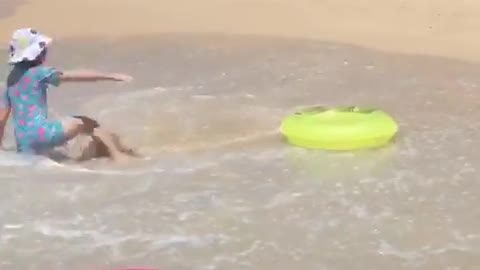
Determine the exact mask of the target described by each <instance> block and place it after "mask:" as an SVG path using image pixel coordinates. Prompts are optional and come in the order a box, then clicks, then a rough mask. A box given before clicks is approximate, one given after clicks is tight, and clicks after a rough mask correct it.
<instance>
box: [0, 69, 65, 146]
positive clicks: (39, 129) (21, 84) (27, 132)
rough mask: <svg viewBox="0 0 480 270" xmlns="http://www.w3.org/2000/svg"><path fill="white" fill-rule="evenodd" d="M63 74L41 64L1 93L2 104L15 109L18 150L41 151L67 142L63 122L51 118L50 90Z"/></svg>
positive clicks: (29, 70) (57, 83) (14, 119)
mask: <svg viewBox="0 0 480 270" xmlns="http://www.w3.org/2000/svg"><path fill="white" fill-rule="evenodd" d="M60 74H61V73H60V72H58V71H56V70H55V69H53V68H48V67H45V66H42V65H40V66H36V67H32V68H30V69H28V70H27V71H25V73H23V75H22V76H21V77H20V79H19V80H18V82H16V83H15V84H14V85H11V86H9V87H7V88H6V90H5V91H4V93H3V95H1V98H0V101H1V102H0V106H1V107H3V108H9V107H10V108H11V109H12V118H13V123H14V128H15V139H16V143H17V150H18V152H29V153H39V152H40V151H42V150H45V149H50V148H53V147H55V146H58V145H61V144H63V143H64V142H65V141H66V139H65V136H64V131H63V127H62V124H61V122H60V121H53V120H49V119H48V106H47V90H48V87H49V85H53V86H58V85H59V83H60V80H59V75H60Z"/></svg>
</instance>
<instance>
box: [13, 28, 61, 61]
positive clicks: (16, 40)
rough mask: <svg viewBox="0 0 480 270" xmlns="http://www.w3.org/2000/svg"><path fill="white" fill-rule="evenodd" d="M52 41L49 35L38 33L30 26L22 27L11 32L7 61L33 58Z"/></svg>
mask: <svg viewBox="0 0 480 270" xmlns="http://www.w3.org/2000/svg"><path fill="white" fill-rule="evenodd" d="M51 42H52V39H51V38H50V37H47V36H45V35H42V34H40V33H39V32H37V31H36V30H34V29H32V28H22V29H18V30H16V31H15V32H13V35H12V40H11V41H10V58H9V59H8V63H10V64H15V63H19V62H22V61H33V60H35V59H36V58H37V57H38V56H39V55H40V54H41V53H42V51H43V50H44V49H45V48H46V47H47V46H48V45H49V44H50V43H51Z"/></svg>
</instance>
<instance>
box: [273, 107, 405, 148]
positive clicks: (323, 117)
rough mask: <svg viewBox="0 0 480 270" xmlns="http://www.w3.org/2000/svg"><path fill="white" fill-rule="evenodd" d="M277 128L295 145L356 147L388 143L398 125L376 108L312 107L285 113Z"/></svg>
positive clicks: (308, 146) (372, 146) (307, 146)
mask: <svg viewBox="0 0 480 270" xmlns="http://www.w3.org/2000/svg"><path fill="white" fill-rule="evenodd" d="M280 131H281V133H282V134H283V135H284V136H285V137H286V139H287V141H288V142H289V143H291V144H293V145H296V146H300V147H304V148H310V149H325V150H356V149H364V148H378V147H381V146H384V145H386V144H388V143H389V142H390V141H391V140H392V139H393V137H394V136H395V134H396V133H397V131H398V125H397V123H396V122H395V121H394V120H393V118H392V117H391V116H390V115H388V114H387V113H385V112H383V111H380V110H375V109H364V108H358V107H339V108H325V107H314V108H310V109H306V110H302V111H299V112H297V113H294V114H292V115H290V116H287V117H286V118H285V119H284V120H283V122H282V125H281V127H280Z"/></svg>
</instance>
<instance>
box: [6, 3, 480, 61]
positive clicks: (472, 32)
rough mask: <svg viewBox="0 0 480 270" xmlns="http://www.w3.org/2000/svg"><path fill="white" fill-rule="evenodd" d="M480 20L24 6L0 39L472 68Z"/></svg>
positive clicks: (379, 9) (249, 9)
mask: <svg viewBox="0 0 480 270" xmlns="http://www.w3.org/2000/svg"><path fill="white" fill-rule="evenodd" d="M6 1H8V2H12V1H11V0H6ZM54 10H55V11H54ZM479 13H480V2H479V1H474V0H466V1H462V2H461V3H459V2H454V1H447V0H424V1H421V2H420V1H417V0H357V1H352V0H315V1H314V0H297V1H290V0H206V1H191V0H188V1H187V0H177V1H167V0H101V1H99V0H68V1H61V0H41V1H40V0H30V1H27V3H25V4H21V5H19V6H18V7H17V9H16V12H15V14H14V15H13V16H10V17H6V18H2V19H0V38H1V39H2V40H8V38H9V36H10V34H11V31H12V30H13V29H15V28H18V27H23V26H33V27H36V28H39V29H41V30H43V31H44V32H48V33H49V34H51V35H53V36H54V37H56V38H72V37H97V36H99V37H113V38H115V37H122V38H123V37H129V36H133V35H153V34H161V33H228V34H242V35H249V34H253V35H267V36H275V37H285V38H302V39H304V38H306V39H316V40H324V41H333V42H341V43H347V44H353V45H359V46H365V47H368V48H374V49H380V50H386V51H391V52H402V53H413V54H428V55H437V56H445V57H453V58H457V59H464V60H473V61H479V60H480V50H479V49H478V48H479V47H480V38H479V36H478V33H479V32H480V17H479V16H478V14H479Z"/></svg>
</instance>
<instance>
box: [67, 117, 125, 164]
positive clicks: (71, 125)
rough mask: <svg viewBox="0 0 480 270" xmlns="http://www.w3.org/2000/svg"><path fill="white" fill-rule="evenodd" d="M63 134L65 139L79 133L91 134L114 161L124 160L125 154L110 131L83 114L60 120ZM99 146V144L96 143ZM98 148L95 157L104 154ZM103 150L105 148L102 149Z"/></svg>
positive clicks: (69, 138)
mask: <svg viewBox="0 0 480 270" xmlns="http://www.w3.org/2000/svg"><path fill="white" fill-rule="evenodd" d="M62 126H63V132H64V136H65V138H66V139H67V140H71V139H73V138H75V137H76V136H78V135H79V134H87V135H90V136H92V138H93V139H94V141H99V142H101V143H102V144H103V145H104V146H105V148H106V151H107V152H108V154H107V155H108V156H110V158H112V159H113V160H115V161H120V160H125V159H126V157H127V156H126V155H125V154H124V153H122V151H121V150H120V149H119V148H118V147H117V146H116V145H115V142H114V139H113V137H112V135H111V133H109V132H106V131H104V130H103V129H102V128H100V125H99V124H98V122H97V121H95V120H93V119H91V118H88V117H85V116H75V117H74V118H68V119H65V120H63V121H62ZM97 145H98V146H99V147H100V144H99V143H97ZM101 152H102V151H101V150H100V149H99V152H98V153H97V157H99V156H103V155H105V153H101ZM103 152H105V150H103Z"/></svg>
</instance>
